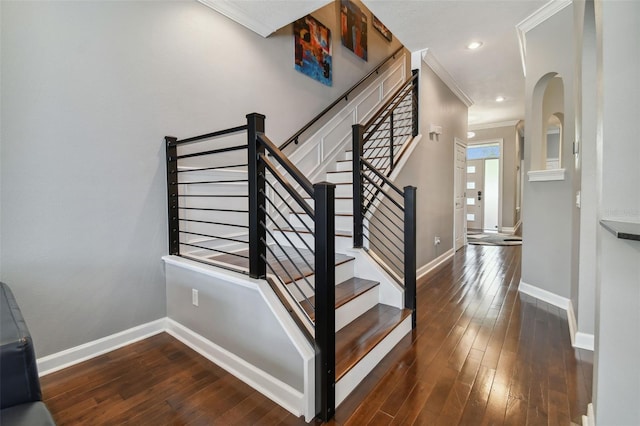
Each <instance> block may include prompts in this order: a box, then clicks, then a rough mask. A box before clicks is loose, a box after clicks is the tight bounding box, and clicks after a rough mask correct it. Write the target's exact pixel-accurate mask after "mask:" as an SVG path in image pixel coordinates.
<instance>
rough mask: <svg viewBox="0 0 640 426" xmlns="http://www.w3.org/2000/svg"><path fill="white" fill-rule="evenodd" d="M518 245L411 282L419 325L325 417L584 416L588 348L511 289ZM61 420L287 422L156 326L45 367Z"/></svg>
mask: <svg viewBox="0 0 640 426" xmlns="http://www.w3.org/2000/svg"><path fill="white" fill-rule="evenodd" d="M520 250H521V248H520V247H489V246H468V247H466V248H464V249H462V250H460V251H459V252H458V253H456V255H455V257H454V258H453V260H452V261H450V262H448V263H447V264H446V265H444V266H443V267H442V268H440V269H439V270H438V271H436V272H435V273H433V274H431V275H430V276H428V277H426V278H425V279H423V280H421V282H420V283H419V284H418V293H417V294H418V327H417V329H416V330H414V332H413V333H412V335H410V336H407V337H405V338H404V339H403V340H402V341H401V342H400V344H399V345H398V346H397V347H396V348H395V349H394V350H393V351H392V352H391V353H390V354H389V355H388V356H387V357H386V358H385V359H384V360H383V361H382V363H381V365H379V366H378V367H376V369H375V370H374V371H373V372H372V373H371V374H370V375H369V376H368V377H367V378H366V379H365V381H364V382H363V383H362V384H361V385H360V386H359V387H358V388H357V389H356V390H355V391H354V393H352V394H351V395H350V396H349V397H348V398H347V399H346V400H345V402H343V404H342V405H341V406H340V407H338V409H337V412H336V418H335V420H334V421H332V424H339V425H365V424H372V425H373V424H392V425H411V424H416V425H456V424H459V425H494V424H505V425H563V426H564V425H569V424H570V423H571V422H575V423H578V424H581V421H580V416H581V415H582V414H585V413H586V407H587V403H589V402H590V401H591V383H592V355H591V353H590V352H588V351H583V350H575V349H573V348H572V347H571V344H570V338H569V329H568V326H567V318H566V313H565V312H564V311H562V310H559V309H558V308H555V307H553V306H550V305H548V304H546V303H544V302H540V301H536V300H535V299H532V298H530V297H528V296H525V295H521V294H520V293H518V291H517V288H518V283H519V280H520V253H521V252H520ZM41 381H42V386H43V393H44V399H45V402H46V403H47V404H48V406H49V408H50V409H51V411H52V413H53V416H54V418H55V419H56V421H57V422H58V424H60V425H76V424H87V425H89V424H90V425H114V424H124V423H128V424H135V425H147V424H148V425H167V424H176V425H178V424H194V425H198V424H202V425H231V424H238V425H253V424H255V425H274V424H282V425H291V424H304V421H303V420H302V419H299V418H296V417H294V416H293V415H291V414H289V413H288V412H287V411H286V410H284V409H282V408H280V407H279V406H277V405H276V404H274V403H273V402H271V401H270V400H269V399H267V398H266V397H264V396H262V395H261V394H259V393H258V392H256V391H254V390H253V389H251V388H250V387H249V386H247V385H245V384H244V383H242V382H240V381H239V380H237V379H235V378H234V377H233V376H231V375H229V374H228V373H226V372H225V371H224V370H222V369H221V368H219V367H217V366H216V365H214V364H212V363H210V362H209V361H207V360H206V359H204V358H202V357H200V356H199V355H197V354H196V353H195V352H193V351H191V350H190V349H189V348H187V347H186V346H184V345H183V344H181V343H180V342H178V341H177V340H175V339H173V338H172V337H170V336H169V335H167V334H160V335H157V336H154V337H152V338H149V339H146V340H144V341H141V342H138V343H135V344H132V345H130V346H127V347H125V348H122V349H118V350H116V351H113V352H110V353H108V354H105V355H102V356H100V357H97V358H95V359H92V360H90V361H87V362H84V363H82V364H79V365H76V366H73V367H70V368H67V369H65V370H62V371H60V372H57V373H53V374H50V375H48V376H45V377H43V378H42V380H41Z"/></svg>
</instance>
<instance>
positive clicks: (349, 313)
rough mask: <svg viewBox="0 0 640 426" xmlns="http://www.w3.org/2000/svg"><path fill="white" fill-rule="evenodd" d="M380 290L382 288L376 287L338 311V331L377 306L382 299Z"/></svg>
mask: <svg viewBox="0 0 640 426" xmlns="http://www.w3.org/2000/svg"><path fill="white" fill-rule="evenodd" d="M336 281H337V280H336ZM379 289H380V286H375V287H373V288H371V289H369V290H367V291H366V292H364V293H363V294H361V295H359V296H358V297H356V298H354V299H352V300H350V301H349V302H348V303H345V304H344V305H342V306H340V307H339V308H338V309H336V331H338V330H340V329H341V328H343V327H344V326H346V325H347V324H349V323H351V322H352V321H353V320H355V319H356V318H358V317H359V316H360V315H362V314H364V313H365V312H367V311H368V310H369V309H371V308H373V307H374V306H376V305H377V304H378V301H379V299H380V291H379Z"/></svg>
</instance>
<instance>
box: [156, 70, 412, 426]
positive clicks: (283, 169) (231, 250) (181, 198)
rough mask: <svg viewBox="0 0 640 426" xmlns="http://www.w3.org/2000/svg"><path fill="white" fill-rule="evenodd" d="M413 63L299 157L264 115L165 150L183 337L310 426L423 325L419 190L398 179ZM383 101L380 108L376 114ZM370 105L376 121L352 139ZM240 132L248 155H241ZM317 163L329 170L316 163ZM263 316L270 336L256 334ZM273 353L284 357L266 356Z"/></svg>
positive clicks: (384, 79) (382, 82) (366, 94)
mask: <svg viewBox="0 0 640 426" xmlns="http://www.w3.org/2000/svg"><path fill="white" fill-rule="evenodd" d="M403 64H404V60H398V61H397V64H396V65H394V66H393V67H391V68H390V69H389V70H387V71H385V73H383V74H382V75H381V76H380V77H379V80H378V83H377V84H378V85H377V86H375V87H372V88H369V89H366V90H365V91H363V92H362V93H361V94H360V95H358V96H357V97H356V98H354V99H353V100H351V101H350V104H349V105H352V106H351V108H353V110H352V111H353V113H349V114H338V115H337V116H336V119H335V120H334V119H332V120H330V122H329V123H328V125H331V126H333V127H332V128H331V129H332V130H330V131H329V132H328V133H327V134H330V135H331V138H333V139H332V141H331V145H329V144H328V143H329V142H328V141H329V138H327V137H325V136H318V134H314V136H312V137H311V139H312V140H314V139H315V141H312V143H309V141H307V145H306V146H304V147H303V148H304V149H301V150H296V152H294V153H293V155H291V157H289V156H287V155H285V154H284V153H283V152H282V151H281V148H283V147H282V146H281V147H277V146H276V145H275V144H273V142H271V141H270V140H269V138H268V137H267V136H266V135H265V134H264V128H265V124H264V121H265V117H264V116H262V115H260V114H255V113H254V114H249V115H247V124H246V125H242V126H237V127H234V128H229V129H225V130H220V131H216V132H213V133H209V134H206V135H201V136H196V137H193V138H187V139H183V140H177V138H173V137H166V142H167V192H168V200H169V203H168V218H169V252H170V255H172V256H167V257H166V258H165V262H166V263H167V264H170V265H178V266H180V267H181V268H183V269H184V272H175V271H174V270H173V266H172V271H168V272H167V289H168V290H167V299H168V305H169V306H172V305H174V303H173V302H172V301H170V300H169V299H170V297H171V298H172V297H177V299H176V300H177V301H176V302H175V306H176V307H175V308H174V309H173V312H168V316H169V318H170V319H171V320H173V321H175V322H176V325H175V326H174V329H175V330H176V333H178V334H179V333H183V336H182V337H183V338H182V339H181V340H183V341H185V343H187V344H191V345H192V347H194V349H196V350H201V351H202V352H204V353H203V354H204V355H205V356H207V357H208V358H209V359H212V360H214V362H216V363H218V364H219V365H222V366H223V367H224V368H227V369H229V370H230V371H233V372H234V374H235V375H236V376H238V377H240V378H242V379H243V380H245V381H246V382H247V383H249V384H251V385H252V386H254V387H255V388H256V389H259V390H260V391H261V392H263V393H265V394H266V395H268V396H269V397H270V398H272V399H273V400H274V401H276V402H278V403H280V404H281V405H282V406H284V407H286V408H287V409H288V410H289V411H291V412H293V413H295V414H297V415H300V414H304V415H305V419H306V420H307V421H310V420H311V418H313V416H314V415H316V414H317V413H319V414H318V416H319V417H320V418H321V419H322V420H324V421H328V420H329V419H331V417H333V414H334V410H335V407H337V406H338V405H339V404H340V403H342V402H343V401H344V399H345V398H346V397H347V396H348V395H349V394H350V393H351V392H352V391H353V390H354V389H355V387H356V386H357V385H358V384H359V383H360V382H361V381H362V380H363V379H364V378H365V377H366V376H367V374H369V373H370V372H371V371H372V369H373V368H374V367H375V366H376V365H377V364H378V363H379V362H380V361H381V360H382V358H384V356H385V355H386V354H388V353H389V352H390V351H391V350H392V349H393V347H394V346H395V345H396V344H397V343H398V342H399V341H400V340H401V339H402V338H403V337H404V336H406V335H407V334H408V333H410V332H411V330H412V328H413V327H414V326H415V269H416V268H415V188H413V187H407V188H405V190H404V191H403V190H400V189H399V188H397V187H395V186H394V185H393V183H392V182H391V181H390V180H389V178H388V176H389V175H390V173H391V171H392V170H393V168H394V161H396V162H397V159H398V158H399V157H400V156H401V155H402V153H403V152H404V150H406V148H407V146H408V145H409V144H410V141H411V138H412V137H413V136H415V135H417V127H416V126H417V104H416V99H417V79H416V75H415V74H414V77H412V78H411V79H409V80H407V81H406V82H402V80H399V81H398V78H397V77H398V76H399V75H402V70H403V66H404V65H403ZM389 83H392V85H390V84H389ZM390 87H393V90H394V91H393V92H391V91H388V90H389V88H390ZM378 88H379V89H378ZM396 89H397V90H396ZM383 94H384V95H383ZM372 97H379V99H378V104H377V107H378V108H379V109H378V110H377V112H376V113H375V114H374V112H375V111H374V110H372V109H371V108H372V106H371V102H370V100H371V99H372ZM364 105H366V106H367V108H369V109H368V111H369V112H368V113H366V114H365V115H364V116H365V117H369V119H368V121H367V122H366V123H365V124H358V125H353V126H351V124H350V123H349V120H356V119H358V118H357V117H359V116H360V115H361V114H362V113H363V111H365V110H364V109H363V106H364ZM394 120H395V121H394ZM394 123H395V124H394ZM307 127H308V126H307ZM349 127H353V129H352V132H348V133H346V134H345V133H343V132H345V131H347V130H349ZM394 132H395V135H394ZM238 133H246V136H247V137H246V139H245V140H246V141H247V142H246V144H240V145H238V144H237V143H238V138H237V136H238ZM298 136H299V134H296V135H294V137H292V138H291V139H290V140H288V141H287V142H286V143H285V144H284V145H287V144H289V143H293V142H296V141H297V137H298ZM226 138H229V139H226ZM226 140H229V141H230V142H225V141H226ZM349 142H351V143H349ZM296 143H297V142H296ZM196 145H198V146H200V148H199V149H198V148H194V146H196ZM315 152H318V153H320V155H319V156H316V154H315ZM354 153H355V154H354ZM296 156H297V160H295V161H296V163H295V164H294V162H293V161H294V160H293V158H294V157H296ZM314 157H315V158H318V159H319V160H320V164H317V163H310V162H309V160H310V159H313V158H314ZM290 158H291V159H290ZM179 163H180V164H182V166H180V164H179ZM298 164H301V165H302V166H304V167H306V169H305V170H306V171H305V173H302V172H301V171H300V170H299V169H298V168H297V165H298ZM354 166H355V167H356V168H355V171H354V169H353V167H354ZM310 178H313V180H314V181H321V182H318V183H316V184H312V183H311V182H310V180H309V179H310ZM354 197H357V198H355V200H354ZM385 203H388V205H387V206H385ZM354 206H358V207H356V209H355V211H354ZM383 207H384V208H385V209H387V210H388V211H387V213H389V212H391V213H393V214H394V215H395V217H396V218H398V220H399V222H398V223H393V224H392V225H393V226H394V227H395V228H397V229H399V230H400V232H399V233H398V232H397V231H396V232H395V233H394V230H391V229H390V227H386V226H385V223H384V221H385V219H384V218H382V216H380V214H382V215H383V216H385V217H386V213H384V211H383V210H382V209H383ZM393 209H395V210H396V211H395V212H394V211H393ZM376 212H379V213H376ZM378 216H380V217H378ZM381 218H382V221H381V220H380V219H381ZM389 231H391V232H389ZM381 239H382V240H381ZM364 240H366V241H364ZM383 240H384V241H387V240H388V241H389V242H390V243H391V244H390V246H389V245H387V244H386V243H385V242H384V241H383ZM181 259H189V261H186V260H181ZM191 260H193V261H196V262H200V265H198V264H196V263H194V262H191ZM398 261H399V262H398ZM202 263H205V264H207V265H209V266H202V265H201V264H202ZM210 267H214V269H208V268H210ZM216 267H217V268H216ZM218 268H223V269H228V270H231V271H233V272H230V273H228V274H227V273H224V272H220V271H221V269H218ZM194 272H198V273H203V274H204V275H205V276H208V277H212V278H214V279H213V280H211V278H200V277H197V276H194ZM234 272H240V273H241V274H246V275H248V276H249V277H247V278H242V276H238V275H237V274H234ZM246 275H245V276H246ZM237 284H240V286H238V285H237ZM198 286H200V289H201V290H200V291H202V292H207V293H210V294H207V297H205V298H201V299H200V302H201V303H200V307H199V308H197V309H195V310H194V308H185V306H184V305H185V303H184V300H185V296H186V295H187V294H188V292H189V291H191V292H193V293H194V294H192V295H190V296H192V297H193V300H194V302H193V305H195V306H196V307H198V302H197V300H198V299H197V291H198V290H197V287H198ZM243 288H244V289H243ZM247 289H249V290H247ZM220 292H223V293H224V294H225V296H221V294H222V293H220ZM174 295H175V296H174ZM194 295H195V296H194ZM203 304H204V305H206V307H205V306H203ZM202 308H205V309H202ZM168 311H170V309H169V308H168ZM223 312H226V314H224V316H221V313H223ZM254 312H255V314H254ZM253 316H255V317H256V318H262V319H263V321H264V323H263V324H261V323H256V324H252V323H251V317H253ZM234 321H235V323H234ZM267 324H270V325H269V326H268V328H265V326H266V325H267ZM225 325H226V326H225ZM230 325H231V327H232V329H233V328H237V329H238V332H237V333H234V332H231V333H229V328H228V327H229V326H230ZM178 337H179V336H178ZM179 338H180V337H179ZM218 342H220V343H218ZM270 342H280V343H279V345H280V346H278V347H266V346H264V345H265V344H266V345H269V344H270ZM218 344H220V345H221V346H218ZM261 345H262V346H261ZM203 348H204V349H203ZM314 363H315V368H312V365H313V364H314Z"/></svg>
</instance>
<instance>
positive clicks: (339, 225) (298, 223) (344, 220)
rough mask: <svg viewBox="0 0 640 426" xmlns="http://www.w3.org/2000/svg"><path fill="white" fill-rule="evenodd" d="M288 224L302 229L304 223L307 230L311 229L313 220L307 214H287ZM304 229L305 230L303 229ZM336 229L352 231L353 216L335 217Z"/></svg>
mask: <svg viewBox="0 0 640 426" xmlns="http://www.w3.org/2000/svg"><path fill="white" fill-rule="evenodd" d="M289 223H291V225H292V226H293V227H294V228H303V227H304V224H303V223H306V224H307V226H308V227H309V228H311V229H312V230H313V229H314V228H313V220H312V219H311V217H310V216H309V215H307V214H297V215H296V214H295V213H290V214H289ZM305 229H306V228H305ZM336 229H338V230H343V231H351V230H352V229H353V216H342V215H336Z"/></svg>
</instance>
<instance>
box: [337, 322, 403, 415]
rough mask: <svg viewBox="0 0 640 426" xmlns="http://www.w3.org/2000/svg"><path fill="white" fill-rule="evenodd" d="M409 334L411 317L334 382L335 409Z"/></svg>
mask: <svg viewBox="0 0 640 426" xmlns="http://www.w3.org/2000/svg"><path fill="white" fill-rule="evenodd" d="M409 333H411V316H409V317H407V318H405V320H404V321H402V322H401V323H400V324H398V326H397V327H396V328H394V329H393V331H391V333H389V334H388V335H387V336H386V337H385V338H384V339H382V341H381V342H380V343H378V344H377V345H376V346H375V347H374V348H373V349H372V350H371V351H370V352H369V353H368V354H367V355H366V356H365V357H364V358H362V359H361V360H360V361H359V362H358V363H357V364H356V365H355V366H354V367H353V368H352V369H351V370H349V371H348V372H347V374H345V375H344V376H342V378H341V379H340V380H338V382H336V387H335V389H336V407H338V406H339V405H340V404H341V403H342V402H343V401H344V400H345V398H346V397H347V396H348V395H349V394H350V393H351V392H352V391H353V390H354V389H355V387H356V386H357V385H358V384H359V383H360V382H362V380H363V379H364V378H365V377H367V375H368V374H369V373H370V372H371V371H372V370H373V369H374V368H375V367H376V366H377V365H378V364H379V363H380V361H381V360H382V358H384V357H385V355H387V354H388V353H389V352H391V350H392V349H393V348H394V347H395V346H396V345H397V344H398V342H399V341H400V340H401V339H402V338H403V337H404V336H406V335H407V334H409Z"/></svg>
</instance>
